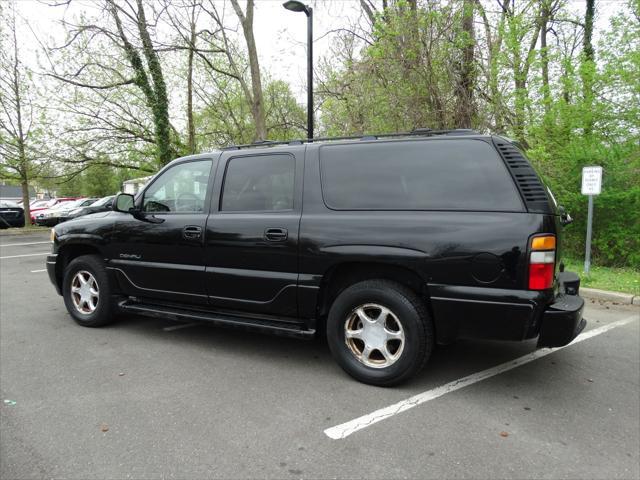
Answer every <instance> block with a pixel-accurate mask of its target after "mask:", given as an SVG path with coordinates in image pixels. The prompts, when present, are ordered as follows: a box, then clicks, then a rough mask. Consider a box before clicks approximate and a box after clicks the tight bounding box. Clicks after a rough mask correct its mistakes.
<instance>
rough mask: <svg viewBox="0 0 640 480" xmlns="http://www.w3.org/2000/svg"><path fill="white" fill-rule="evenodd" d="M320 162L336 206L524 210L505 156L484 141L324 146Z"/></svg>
mask: <svg viewBox="0 0 640 480" xmlns="http://www.w3.org/2000/svg"><path fill="white" fill-rule="evenodd" d="M320 165H321V172H322V193H323V196H324V201H325V203H326V204H327V206H328V207H329V208H333V209H336V210H480V211H482V210H485V211H523V205H522V201H521V199H520V196H519V194H518V191H517V190H516V188H515V186H514V184H513V180H512V179H511V176H510V174H509V172H508V171H507V169H506V167H505V165H504V163H503V161H502V160H501V159H500V157H499V156H498V153H497V152H496V151H495V150H494V149H493V147H491V146H490V145H488V144H486V143H485V142H483V141H480V140H470V139H466V140H462V139H457V140H431V141H409V142H386V143H383V142H379V143H378V142H375V143H369V144H364V145H353V144H350V145H323V146H322V147H321V148H320Z"/></svg>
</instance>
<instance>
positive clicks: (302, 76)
mask: <svg viewBox="0 0 640 480" xmlns="http://www.w3.org/2000/svg"><path fill="white" fill-rule="evenodd" d="M0 1H1V0H0ZM46 1H48V2H52V1H55V0H46ZM282 2H283V0H256V9H255V15H254V32H255V36H256V43H257V49H258V56H259V59H260V64H261V67H262V68H263V69H264V70H265V71H268V72H269V74H270V75H271V76H272V78H277V79H281V80H286V81H287V82H289V84H290V85H291V87H292V89H293V92H294V94H295V96H296V98H297V99H298V101H300V102H301V103H304V101H305V100H304V99H305V95H306V41H307V22H306V16H305V15H304V13H294V12H290V11H288V10H285V9H284V8H283V7H282ZM309 3H310V4H311V5H312V6H313V9H314V27H313V28H314V61H315V64H316V65H317V64H318V61H319V59H320V58H321V57H324V56H327V55H329V54H330V47H331V41H332V38H333V35H332V32H333V31H335V30H337V29H339V28H346V27H348V26H349V25H351V24H353V23H354V22H357V21H359V19H360V18H361V12H360V8H359V1H358V0H312V1H311V2H309ZM568 3H569V6H570V8H571V9H572V10H574V11H576V13H578V14H582V12H584V8H585V2H584V0H569V2H568ZM241 4H244V2H241ZM624 4H625V0H598V1H597V21H596V40H597V32H598V30H603V29H605V28H606V27H607V25H608V22H609V18H610V17H611V15H612V14H615V13H616V12H618V11H620V10H621V9H622V8H624ZM17 5H18V11H19V12H20V14H21V15H22V16H23V17H24V18H26V19H27V20H28V22H29V24H30V25H31V28H32V29H33V30H34V31H35V32H36V33H37V35H38V36H39V37H41V38H43V37H45V36H51V37H52V38H53V39H54V40H55V41H56V42H61V41H62V39H63V38H64V30H63V29H62V27H61V26H60V25H59V21H60V20H61V19H62V18H63V17H64V16H65V15H66V16H67V18H68V17H70V16H73V15H76V14H78V13H80V12H81V11H87V12H91V10H93V9H95V3H94V2H92V1H91V0H74V1H73V2H72V3H71V6H70V7H51V6H47V5H45V4H43V2H40V1H38V0H17ZM228 8H229V12H228V17H229V18H231V19H233V20H235V17H234V14H233V12H232V10H231V7H230V5H229V6H228ZM21 38H22V39H23V45H24V46H25V47H26V49H27V50H31V51H30V52H28V53H27V52H25V53H27V54H28V58H30V60H28V61H29V62H33V63H35V54H34V50H35V49H34V47H35V42H34V38H33V35H32V34H31V32H30V31H28V29H25V30H24V31H23V32H21Z"/></svg>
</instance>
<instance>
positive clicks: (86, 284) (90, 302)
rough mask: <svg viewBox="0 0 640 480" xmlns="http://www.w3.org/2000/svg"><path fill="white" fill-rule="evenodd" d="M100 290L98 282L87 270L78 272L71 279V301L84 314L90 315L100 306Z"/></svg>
mask: <svg viewBox="0 0 640 480" xmlns="http://www.w3.org/2000/svg"><path fill="white" fill-rule="evenodd" d="M99 296H100V290H99V288H98V282H96V279H95V278H94V276H93V275H91V273H89V272H87V271H86V270H80V271H79V272H77V273H76V274H75V275H74V277H73V280H71V301H72V302H73V306H74V307H76V310H77V311H78V312H80V313H81V314H83V315H89V314H91V313H93V312H94V311H95V309H96V308H97V307H98V299H99Z"/></svg>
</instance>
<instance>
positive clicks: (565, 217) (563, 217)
mask: <svg viewBox="0 0 640 480" xmlns="http://www.w3.org/2000/svg"><path fill="white" fill-rule="evenodd" d="M558 210H559V211H560V224H561V225H562V226H563V227H566V226H567V225H569V224H570V223H573V218H571V215H569V212H567V211H566V210H565V208H564V207H562V206H561V207H559V208H558Z"/></svg>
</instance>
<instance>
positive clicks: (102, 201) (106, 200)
mask: <svg viewBox="0 0 640 480" xmlns="http://www.w3.org/2000/svg"><path fill="white" fill-rule="evenodd" d="M112 199H113V197H112V196H110V197H103V198H99V199H98V200H96V201H95V202H93V203H92V204H91V205H89V206H90V207H101V206H102V205H105V204H107V203H109V202H110V201H111V200H112Z"/></svg>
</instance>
